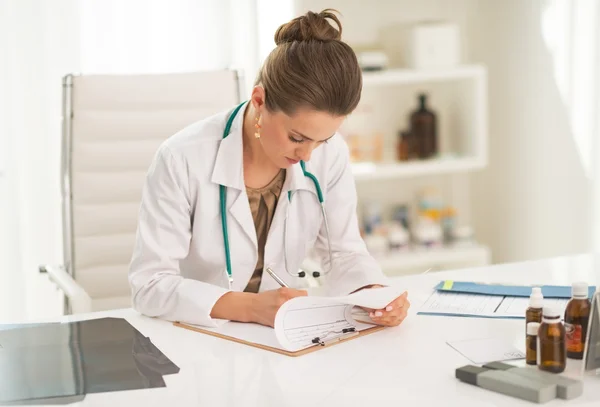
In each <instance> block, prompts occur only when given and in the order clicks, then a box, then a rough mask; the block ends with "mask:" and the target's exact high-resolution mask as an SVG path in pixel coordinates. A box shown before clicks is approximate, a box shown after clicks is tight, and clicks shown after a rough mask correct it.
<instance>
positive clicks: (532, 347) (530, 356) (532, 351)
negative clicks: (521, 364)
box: [525, 322, 540, 366]
mask: <svg viewBox="0 0 600 407" xmlns="http://www.w3.org/2000/svg"><path fill="white" fill-rule="evenodd" d="M539 329H540V324H539V323H538V322H530V323H528V324H527V335H526V337H525V360H526V362H527V364H528V365H534V366H535V365H537V334H538V330H539Z"/></svg>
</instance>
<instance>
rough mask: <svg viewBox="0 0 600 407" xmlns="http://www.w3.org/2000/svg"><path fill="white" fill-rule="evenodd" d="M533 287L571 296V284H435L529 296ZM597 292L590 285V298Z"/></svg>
mask: <svg viewBox="0 0 600 407" xmlns="http://www.w3.org/2000/svg"><path fill="white" fill-rule="evenodd" d="M532 287H541V289H542V295H543V296H544V298H571V286H558V285H537V286H533V285H531V286H519V285H502V284H486V283H474V282H467V281H453V280H444V281H441V282H440V283H439V284H438V285H436V286H435V289H436V290H438V291H445V292H456V293H465V294H485V295H502V296H510V297H529V296H530V295H531V288H532ZM595 292H596V287H595V286H590V287H589V298H592V296H593V295H594V293H595Z"/></svg>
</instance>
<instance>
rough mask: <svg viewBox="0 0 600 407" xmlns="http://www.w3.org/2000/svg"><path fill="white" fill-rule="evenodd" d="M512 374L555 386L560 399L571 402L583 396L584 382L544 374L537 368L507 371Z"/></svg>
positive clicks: (520, 368)
mask: <svg viewBox="0 0 600 407" xmlns="http://www.w3.org/2000/svg"><path fill="white" fill-rule="evenodd" d="M507 372H509V373H511V374H515V375H518V376H521V377H528V378H531V379H534V380H538V381H540V382H543V383H548V384H555V385H556V395H557V396H558V398H561V399H565V400H571V399H574V398H576V397H579V396H581V395H582V394H583V382H582V381H579V380H574V379H570V378H568V377H564V376H560V375H557V374H554V373H548V372H543V371H541V370H539V369H536V368H526V367H518V368H514V369H510V370H507Z"/></svg>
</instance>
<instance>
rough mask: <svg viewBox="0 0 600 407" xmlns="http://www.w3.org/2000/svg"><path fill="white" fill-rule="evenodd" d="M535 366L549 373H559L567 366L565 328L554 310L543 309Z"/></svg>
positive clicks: (558, 314)
mask: <svg viewBox="0 0 600 407" xmlns="http://www.w3.org/2000/svg"><path fill="white" fill-rule="evenodd" d="M537 365H538V368H539V369H541V370H544V371H547V372H551V373H561V372H563V371H564V370H565V367H566V366H567V348H566V345H565V327H564V325H563V324H562V322H561V321H560V313H559V312H558V311H557V310H556V309H554V308H550V307H544V312H543V315H542V323H541V324H540V328H539V330H538V340H537Z"/></svg>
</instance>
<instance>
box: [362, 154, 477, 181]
mask: <svg viewBox="0 0 600 407" xmlns="http://www.w3.org/2000/svg"><path fill="white" fill-rule="evenodd" d="M484 167H485V162H483V161H482V160H478V159H476V158H470V157H467V158H439V159H431V160H423V161H409V162H406V163H400V162H388V163H367V162H364V163H354V164H352V173H353V174H354V179H355V181H357V182H359V181H361V182H362V181H373V180H383V179H391V178H403V177H413V176H421V175H435V174H450V173H461V172H468V171H475V170H478V169H481V168H484Z"/></svg>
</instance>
